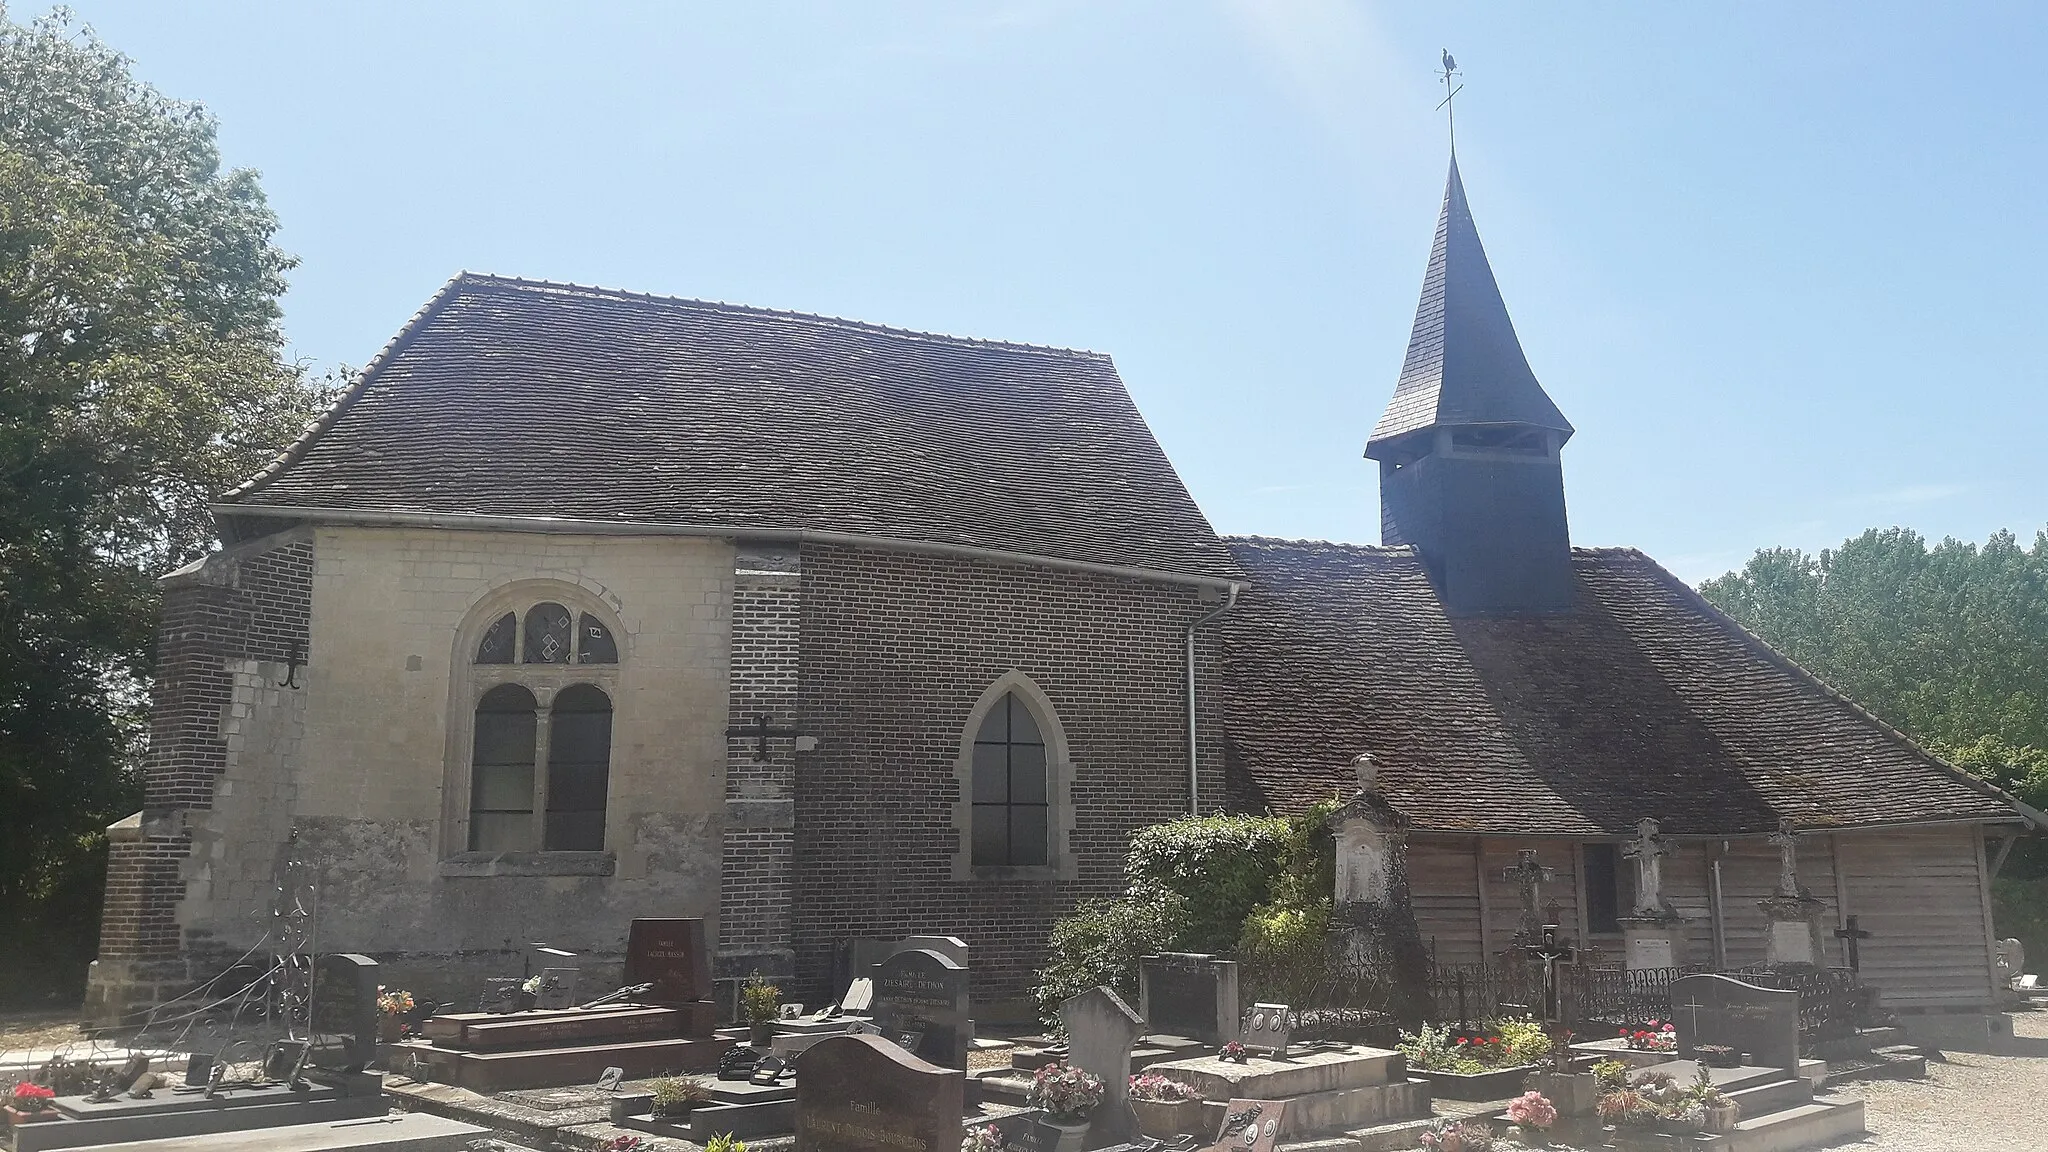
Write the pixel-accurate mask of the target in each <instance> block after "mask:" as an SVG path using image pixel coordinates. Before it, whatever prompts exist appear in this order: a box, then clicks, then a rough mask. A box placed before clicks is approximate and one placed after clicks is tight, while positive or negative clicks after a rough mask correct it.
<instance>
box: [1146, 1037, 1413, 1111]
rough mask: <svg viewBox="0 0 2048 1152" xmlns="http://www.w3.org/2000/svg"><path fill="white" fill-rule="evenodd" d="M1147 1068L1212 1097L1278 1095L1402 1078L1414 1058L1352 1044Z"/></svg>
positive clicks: (1375, 1084) (1200, 1059)
mask: <svg viewBox="0 0 2048 1152" xmlns="http://www.w3.org/2000/svg"><path fill="white" fill-rule="evenodd" d="M1147 1071H1150V1072H1157V1073H1160V1074H1161V1075H1164V1076H1168V1077H1170V1078H1172V1079H1175V1080H1179V1081H1181V1082H1183V1083H1186V1084H1190V1085H1192V1086H1193V1087H1194V1088H1195V1089H1196V1090H1198V1091H1200V1092H1201V1094H1202V1095H1203V1097H1204V1098H1206V1099H1209V1100H1228V1099H1230V1098H1231V1097H1234V1096H1241V1097H1245V1098H1247V1099H1266V1100H1274V1099H1285V1098H1287V1097H1289V1096H1306V1095H1308V1094H1310V1093H1312V1092H1334V1091H1338V1090H1340V1089H1345V1088H1375V1087H1380V1086H1383V1085H1386V1084H1390V1083H1402V1082H1405V1081H1406V1079H1407V1075H1408V1060H1407V1058H1406V1057H1404V1056H1402V1055H1401V1054H1400V1053H1399V1052H1395V1051H1392V1050H1390V1049H1386V1048H1368V1047H1365V1046H1363V1045H1351V1046H1346V1047H1342V1048H1323V1049H1318V1050H1315V1051H1307V1052H1297V1053H1295V1054H1294V1055H1292V1056H1289V1057H1287V1058H1286V1059H1284V1060H1274V1059H1270V1058H1267V1057H1262V1056H1254V1057H1252V1058H1251V1059H1249V1060H1248V1061H1246V1062H1245V1063H1243V1064H1239V1063H1236V1062H1234V1061H1230V1060H1225V1059H1223V1058H1222V1057H1221V1056H1198V1057H1196V1058H1194V1059H1192V1060H1167V1061H1163V1062H1161V1063H1158V1064H1154V1065H1152V1066H1151V1067H1150V1068H1148V1069H1147Z"/></svg>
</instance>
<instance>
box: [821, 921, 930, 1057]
mask: <svg viewBox="0 0 2048 1152" xmlns="http://www.w3.org/2000/svg"><path fill="white" fill-rule="evenodd" d="M873 979H874V982H875V1023H876V1024H879V1025H880V1026H881V1028H882V1033H883V1035H886V1036H892V1037H895V1036H903V1035H905V1034H907V1033H915V1034H916V1035H917V1039H916V1040H915V1041H914V1044H915V1048H914V1051H915V1052H916V1054H917V1056H918V1057H919V1058H920V1059H923V1060H928V1061H930V1062H931V1063H933V1064H937V1065H938V1066H940V1067H942V1068H959V1069H965V1068H966V1067H967V1042H968V1038H969V1037H968V1024H967V1013H968V1006H967V969H965V968H962V967H960V966H958V965H956V964H954V963H953V962H952V961H951V960H948V959H946V958H945V957H944V956H941V955H939V954H938V953H936V952H928V951H925V950H923V949H916V950H913V951H909V952H898V953H896V954H895V955H894V956H891V957H889V958H888V959H887V960H884V961H882V962H881V963H880V964H877V965H875V972H874V977H873ZM808 1059H809V1057H808V1056H806V1061H808ZM804 1067H805V1070H806V1071H808V1070H809V1068H810V1065H809V1064H808V1063H806V1064H805V1065H804Z"/></svg>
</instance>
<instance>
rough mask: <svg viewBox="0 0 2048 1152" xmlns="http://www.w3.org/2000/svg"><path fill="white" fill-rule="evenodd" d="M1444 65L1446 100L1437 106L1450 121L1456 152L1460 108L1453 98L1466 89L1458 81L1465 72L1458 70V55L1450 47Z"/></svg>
mask: <svg viewBox="0 0 2048 1152" xmlns="http://www.w3.org/2000/svg"><path fill="white" fill-rule="evenodd" d="M1443 66H1444V67H1443V71H1444V76H1443V80H1444V102H1443V103H1441V104H1439V105H1437V107H1439V108H1441V109H1443V110H1444V115H1445V117H1446V118H1447V119H1448V120H1449V121H1450V126H1451V151H1453V152H1455V151H1457V150H1458V110H1457V109H1456V108H1455V107H1453V106H1452V105H1451V100H1452V98H1453V97H1455V96H1457V94H1458V93H1460V92H1463V91H1464V90H1465V86H1464V85H1463V84H1459V83H1457V78H1458V77H1460V76H1463V75H1464V73H1463V72H1460V71H1458V60H1457V57H1455V56H1452V55H1451V50H1450V49H1449V48H1446V49H1444V59H1443Z"/></svg>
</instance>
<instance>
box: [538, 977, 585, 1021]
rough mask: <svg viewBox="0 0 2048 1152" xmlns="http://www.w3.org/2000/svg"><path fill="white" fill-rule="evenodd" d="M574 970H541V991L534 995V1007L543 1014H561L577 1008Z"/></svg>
mask: <svg viewBox="0 0 2048 1152" xmlns="http://www.w3.org/2000/svg"><path fill="white" fill-rule="evenodd" d="M577 975H578V970H577V969H574V968H543V969H541V970H540V991H539V992H537V993H536V994H535V995H534V1001H533V1006H534V1007H535V1008H538V1009H539V1010H541V1011H542V1012H561V1011H564V1010H566V1009H569V1008H574V1007H575V1006H576V977H577Z"/></svg>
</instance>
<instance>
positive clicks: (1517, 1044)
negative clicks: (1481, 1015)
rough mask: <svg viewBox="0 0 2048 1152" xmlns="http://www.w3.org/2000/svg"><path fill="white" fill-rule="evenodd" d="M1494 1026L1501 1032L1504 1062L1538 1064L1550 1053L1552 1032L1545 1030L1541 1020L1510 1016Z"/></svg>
mask: <svg viewBox="0 0 2048 1152" xmlns="http://www.w3.org/2000/svg"><path fill="white" fill-rule="evenodd" d="M1494 1027H1495V1030H1496V1031H1498V1032H1499V1033H1500V1043H1501V1050H1502V1051H1501V1056H1502V1060H1503V1062H1505V1063H1508V1064H1538V1063H1541V1062H1542V1061H1543V1059H1544V1057H1546V1056H1549V1055H1550V1033H1548V1032H1545V1031H1544V1030H1543V1024H1542V1022H1541V1021H1538V1020H1532V1019H1529V1018H1528V1017H1522V1018H1520V1019H1515V1018H1509V1019H1506V1020H1502V1021H1500V1022H1499V1023H1498V1024H1496V1025H1495V1026H1494Z"/></svg>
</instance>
